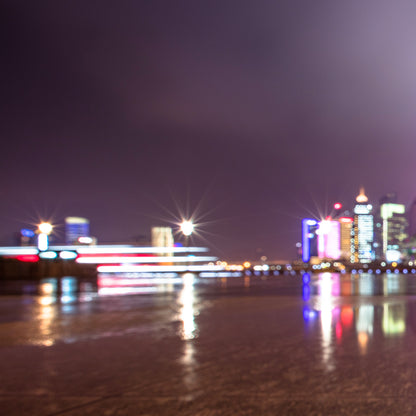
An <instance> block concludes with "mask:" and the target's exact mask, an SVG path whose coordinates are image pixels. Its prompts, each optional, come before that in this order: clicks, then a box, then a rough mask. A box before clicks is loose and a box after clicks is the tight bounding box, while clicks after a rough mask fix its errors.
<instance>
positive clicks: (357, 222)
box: [351, 189, 374, 263]
mask: <svg viewBox="0 0 416 416" xmlns="http://www.w3.org/2000/svg"><path fill="white" fill-rule="evenodd" d="M356 201H357V204H356V205H355V207H354V222H353V227H352V233H351V263H370V262H372V261H373V260H374V250H373V241H374V218H373V214H372V211H373V206H372V205H371V204H368V198H367V196H366V195H365V193H364V189H361V190H360V194H359V195H358V196H357V198H356Z"/></svg>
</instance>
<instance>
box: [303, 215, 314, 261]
mask: <svg viewBox="0 0 416 416" xmlns="http://www.w3.org/2000/svg"><path fill="white" fill-rule="evenodd" d="M316 224H317V221H316V220H313V219H311V218H304V219H303V220H302V261H303V262H304V263H308V262H309V260H310V258H311V249H310V245H311V242H310V239H311V238H313V234H312V237H311V233H310V232H309V227H310V226H313V225H316Z"/></svg>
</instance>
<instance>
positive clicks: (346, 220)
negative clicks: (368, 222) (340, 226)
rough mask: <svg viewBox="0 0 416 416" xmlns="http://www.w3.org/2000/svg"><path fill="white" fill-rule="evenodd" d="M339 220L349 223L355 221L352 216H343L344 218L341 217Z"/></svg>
mask: <svg viewBox="0 0 416 416" xmlns="http://www.w3.org/2000/svg"><path fill="white" fill-rule="evenodd" d="M339 221H340V222H346V223H349V222H353V221H354V220H353V219H352V218H349V217H342V218H340V219H339Z"/></svg>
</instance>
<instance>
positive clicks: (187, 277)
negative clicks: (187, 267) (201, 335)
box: [179, 273, 196, 341]
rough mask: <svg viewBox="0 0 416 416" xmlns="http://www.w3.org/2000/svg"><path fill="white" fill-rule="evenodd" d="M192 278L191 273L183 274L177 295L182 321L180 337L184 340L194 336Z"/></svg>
mask: <svg viewBox="0 0 416 416" xmlns="http://www.w3.org/2000/svg"><path fill="white" fill-rule="evenodd" d="M194 279H195V277H194V275H193V274H192V273H186V274H184V276H183V288H182V290H181V292H180V295H179V304H180V307H181V309H180V319H181V321H182V331H181V338H182V339H183V340H185V341H186V340H190V339H193V338H195V331H196V325H195V313H194V300H195V296H194Z"/></svg>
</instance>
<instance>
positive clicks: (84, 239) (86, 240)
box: [78, 237, 93, 244]
mask: <svg viewBox="0 0 416 416" xmlns="http://www.w3.org/2000/svg"><path fill="white" fill-rule="evenodd" d="M78 241H79V242H80V243H81V244H91V243H92V242H93V239H92V238H91V237H79V238H78Z"/></svg>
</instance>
